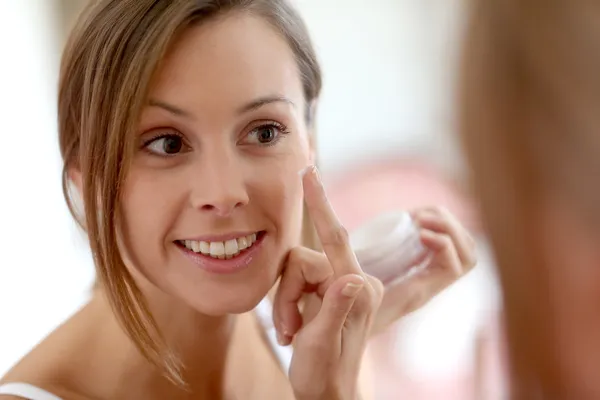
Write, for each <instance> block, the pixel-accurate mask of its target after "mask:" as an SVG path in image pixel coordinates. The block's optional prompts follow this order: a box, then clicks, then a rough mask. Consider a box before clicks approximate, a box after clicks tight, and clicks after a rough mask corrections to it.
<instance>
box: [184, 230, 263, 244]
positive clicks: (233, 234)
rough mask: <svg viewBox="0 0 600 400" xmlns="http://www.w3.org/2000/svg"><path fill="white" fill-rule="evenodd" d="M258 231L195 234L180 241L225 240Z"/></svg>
mask: <svg viewBox="0 0 600 400" xmlns="http://www.w3.org/2000/svg"><path fill="white" fill-rule="evenodd" d="M258 232H260V231H245V232H231V233H225V234H221V235H206V236H196V237H188V238H185V239H180V241H184V240H193V241H196V242H226V241H227V240H231V239H238V238H241V237H244V236H248V235H252V234H254V233H258Z"/></svg>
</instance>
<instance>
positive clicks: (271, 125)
mask: <svg viewBox="0 0 600 400" xmlns="http://www.w3.org/2000/svg"><path fill="white" fill-rule="evenodd" d="M288 133H289V132H288V130H287V129H286V127H285V126H283V125H281V124H279V123H277V122H275V121H269V122H267V123H265V124H263V125H261V126H257V127H256V128H254V129H252V130H251V131H250V132H248V134H247V135H246V137H245V138H244V140H243V143H244V144H254V145H258V146H261V147H268V146H274V145H276V144H277V143H278V142H279V141H280V140H281V139H282V138H283V137H285V135H287V134H288Z"/></svg>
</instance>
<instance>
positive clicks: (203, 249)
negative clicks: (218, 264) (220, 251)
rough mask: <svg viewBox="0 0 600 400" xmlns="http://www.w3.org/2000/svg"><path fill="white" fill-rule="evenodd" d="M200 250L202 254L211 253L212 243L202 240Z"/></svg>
mask: <svg viewBox="0 0 600 400" xmlns="http://www.w3.org/2000/svg"><path fill="white" fill-rule="evenodd" d="M200 252H201V253H202V254H210V243H208V242H200Z"/></svg>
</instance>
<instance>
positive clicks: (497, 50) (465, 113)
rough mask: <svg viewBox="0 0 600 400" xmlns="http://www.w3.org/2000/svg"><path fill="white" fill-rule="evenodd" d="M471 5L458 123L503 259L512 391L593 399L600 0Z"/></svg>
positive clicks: (598, 344) (599, 328)
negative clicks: (598, 0) (596, 0)
mask: <svg viewBox="0 0 600 400" xmlns="http://www.w3.org/2000/svg"><path fill="white" fill-rule="evenodd" d="M471 6H472V8H471V15H470V23H469V27H468V33H467V40H466V43H465V49H464V59H463V63H464V64H463V70H462V82H461V83H462V85H461V106H462V109H461V119H460V120H461V131H462V139H463V142H464V147H465V150H466V153H467V157H468V159H469V162H470V166H471V170H472V178H473V184H474V187H475V190H476V192H477V195H478V196H479V199H480V201H481V207H482V213H483V220H484V224H485V225H486V228H487V229H488V231H489V233H490V235H491V239H492V242H493V245H494V251H495V255H496V259H497V262H498V266H499V276H500V280H501V284H502V288H503V296H504V304H505V315H506V326H507V336H508V342H509V358H510V366H511V378H512V379H511V386H512V393H513V397H512V398H517V399H528V400H531V399H537V398H544V399H549V398H552V399H554V398H560V399H575V398H577V399H585V398H597V397H598V396H600V384H599V383H598V382H600V380H598V379H597V374H598V360H600V351H599V350H600V318H598V317H600V309H599V308H598V307H597V304H598V299H600V269H599V268H598V264H599V263H598V261H600V254H598V253H599V251H598V250H597V249H596V248H595V247H599V246H595V244H597V243H598V239H599V237H598V233H599V231H598V228H600V225H599V224H598V222H600V206H599V205H600V202H599V201H598V200H600V197H599V189H598V186H597V185H596V184H595V182H594V177H598V176H600V156H599V155H600V73H599V71H600V2H594V1H581V0H544V1H540V0H532V1H518V0H507V1H477V0H476V1H474V3H473V4H471Z"/></svg>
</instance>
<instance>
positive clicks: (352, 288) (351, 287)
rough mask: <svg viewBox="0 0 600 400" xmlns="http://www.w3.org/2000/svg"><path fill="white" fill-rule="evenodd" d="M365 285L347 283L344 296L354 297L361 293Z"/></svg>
mask: <svg viewBox="0 0 600 400" xmlns="http://www.w3.org/2000/svg"><path fill="white" fill-rule="evenodd" d="M363 286H364V284H362V283H346V286H344V288H343V289H342V294H343V295H344V296H346V297H354V296H356V295H357V294H358V292H360V290H361V289H362V288H363Z"/></svg>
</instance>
